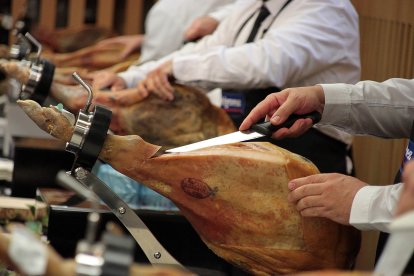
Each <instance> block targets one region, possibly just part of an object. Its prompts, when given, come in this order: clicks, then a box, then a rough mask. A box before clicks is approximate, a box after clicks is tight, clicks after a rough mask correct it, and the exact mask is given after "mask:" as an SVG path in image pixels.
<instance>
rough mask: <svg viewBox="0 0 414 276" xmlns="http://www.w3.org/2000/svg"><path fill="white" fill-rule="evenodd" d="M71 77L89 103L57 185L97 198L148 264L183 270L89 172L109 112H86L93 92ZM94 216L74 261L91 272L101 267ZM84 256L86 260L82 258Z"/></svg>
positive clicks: (80, 117)
mask: <svg viewBox="0 0 414 276" xmlns="http://www.w3.org/2000/svg"><path fill="white" fill-rule="evenodd" d="M73 77H74V78H75V79H76V80H77V81H78V82H79V83H80V84H81V85H82V86H83V87H84V88H85V89H86V90H87V92H88V100H87V103H86V105H85V107H84V108H83V109H82V110H80V111H79V114H78V116H77V120H76V123H75V130H74V133H73V135H72V138H71V140H70V142H68V143H67V144H66V150H67V151H69V152H71V153H73V154H75V160H74V163H73V166H72V170H71V171H70V172H67V173H66V172H63V171H62V172H59V173H58V175H57V180H58V183H60V184H61V185H62V186H65V187H71V189H72V190H74V191H75V192H76V193H77V194H78V195H81V196H82V195H83V196H82V197H89V198H91V197H92V198H95V201H96V202H98V198H99V199H100V200H101V201H103V202H104V203H105V204H106V205H107V206H108V207H109V209H110V210H111V212H112V213H113V214H114V215H115V216H116V217H117V218H118V219H119V221H120V222H121V223H122V224H123V225H124V226H125V228H126V229H127V230H128V231H129V232H130V234H131V235H132V237H133V238H134V239H135V241H136V242H137V244H138V245H139V246H140V247H141V249H142V250H143V252H144V253H145V255H146V257H147V258H148V260H149V262H150V263H151V264H162V265H170V266H175V267H179V268H182V269H184V267H183V265H182V264H180V263H179V262H178V261H177V260H176V259H175V258H174V257H172V256H171V255H170V253H168V251H167V250H166V249H165V248H164V247H163V246H162V245H161V244H160V243H159V241H158V240H157V239H156V238H155V237H154V235H153V234H152V233H151V231H150V230H149V229H148V227H147V226H146V225H145V224H144V222H143V221H142V220H141V219H140V217H139V216H138V215H137V214H136V213H135V212H134V211H133V210H132V209H131V208H130V207H129V206H128V205H127V204H126V203H125V202H124V201H123V200H122V199H121V198H119V196H118V195H116V194H115V193H114V192H113V191H112V190H111V189H110V188H109V187H108V186H107V185H106V184H105V183H104V182H102V181H101V180H99V179H98V178H97V177H96V176H95V175H93V174H92V173H91V172H90V170H91V169H92V167H93V165H94V164H95V162H96V161H97V159H98V156H99V153H100V151H101V149H102V146H103V143H104V141H105V138H106V134H107V131H108V129H109V125H110V122H111V115H112V112H111V111H110V110H108V109H106V108H104V107H102V106H99V105H95V106H94V108H93V112H89V111H88V110H89V108H90V106H91V102H92V97H93V94H92V90H91V88H90V87H89V86H88V85H87V84H86V83H85V82H84V81H83V80H82V79H81V78H80V77H79V75H78V74H77V73H73ZM76 187H78V188H76ZM82 190H83V191H85V190H86V192H82ZM85 193H86V194H88V195H89V196H88V195H85ZM92 201H93V200H92ZM93 216H95V217H96V216H99V215H98V213H97V212H92V213H90V214H89V218H88V232H87V234H86V236H87V238H86V240H85V241H81V242H80V243H78V247H77V252H76V258H75V259H76V260H77V265H78V267H79V266H81V267H90V268H92V267H94V266H101V265H102V263H100V262H96V258H97V257H99V256H96V254H95V253H94V252H95V251H94V250H92V249H93V248H95V247H96V245H94V239H93V238H91V237H94V235H95V234H94V232H95V231H96V228H97V227H96V223H97V219H96V218H95V219H94V218H93ZM88 237H89V238H88ZM85 255H86V256H89V258H81V257H82V256H85ZM98 255H99V254H98ZM88 260H89V261H88ZM85 261H86V262H85ZM88 275H91V274H88ZM98 275H99V274H98ZM105 275H106V274H105ZM114 275H120V274H114Z"/></svg>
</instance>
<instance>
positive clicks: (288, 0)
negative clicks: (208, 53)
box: [233, 0, 292, 45]
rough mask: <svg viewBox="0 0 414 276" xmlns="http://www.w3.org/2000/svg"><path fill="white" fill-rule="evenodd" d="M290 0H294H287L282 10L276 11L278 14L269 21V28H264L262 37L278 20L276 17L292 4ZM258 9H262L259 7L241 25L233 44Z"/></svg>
mask: <svg viewBox="0 0 414 276" xmlns="http://www.w3.org/2000/svg"><path fill="white" fill-rule="evenodd" d="M290 2H292V0H287V1H286V2H285V4H283V6H282V7H281V8H280V10H279V11H278V12H277V13H276V15H275V16H273V18H272V21H270V23H269V25H268V26H267V28H266V29H264V30H263V33H262V35H261V37H260V38H263V36H264V35H265V34H266V32H267V31H268V30H269V28H270V27H271V26H272V25H273V22H275V20H276V18H277V17H278V16H279V14H280V13H281V12H282V11H283V10H284V9H285V8H286V6H287V5H289V4H290ZM258 10H260V7H259V8H258V9H257V10H255V11H254V12H253V13H252V14H251V15H250V16H249V17H248V18H247V19H246V20H245V21H244V22H243V24H242V25H241V26H240V28H239V30H238V31H237V33H236V35H235V36H234V39H233V45H234V44H235V42H236V40H237V38H238V37H239V35H240V33H241V31H242V30H243V29H244V27H245V26H246V24H247V22H249V21H250V20H251V19H252V17H253V16H254V15H255V14H256V13H257V11H258Z"/></svg>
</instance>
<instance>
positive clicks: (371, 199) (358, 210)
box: [349, 183, 403, 232]
mask: <svg viewBox="0 0 414 276" xmlns="http://www.w3.org/2000/svg"><path fill="white" fill-rule="evenodd" d="M402 185H403V184H402V183H398V184H395V185H388V186H365V187H363V188H361V189H360V190H359V191H358V193H357V194H356V195H355V198H354V201H353V202H352V208H351V215H350V219H349V223H350V224H351V225H352V226H354V227H356V228H357V229H360V230H379V231H383V232H389V229H388V225H389V223H390V222H391V221H392V219H393V218H394V213H395V209H396V206H397V203H398V199H399V197H400V193H401V191H402V188H403V186H402Z"/></svg>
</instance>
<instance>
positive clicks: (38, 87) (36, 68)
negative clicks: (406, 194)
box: [15, 33, 55, 105]
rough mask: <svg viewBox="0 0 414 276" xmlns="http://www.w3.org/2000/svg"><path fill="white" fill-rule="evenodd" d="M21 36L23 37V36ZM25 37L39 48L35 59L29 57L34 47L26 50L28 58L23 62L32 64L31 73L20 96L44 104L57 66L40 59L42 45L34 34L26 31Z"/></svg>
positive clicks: (27, 41) (18, 54)
mask: <svg viewBox="0 0 414 276" xmlns="http://www.w3.org/2000/svg"><path fill="white" fill-rule="evenodd" d="M20 37H21V38H22V37H23V36H20ZM25 38H26V40H23V39H22V40H23V41H26V43H29V42H30V43H31V45H34V46H35V47H36V48H37V52H36V55H35V57H34V59H33V60H32V59H31V58H29V57H28V55H29V53H30V52H31V50H32V47H30V49H29V50H26V52H25V57H26V58H27V60H24V59H23V60H22V62H23V61H24V62H26V63H28V66H30V73H29V80H28V82H27V83H26V84H24V85H22V89H21V92H20V97H19V98H20V99H22V100H27V99H31V100H34V101H36V102H38V103H39V104H40V105H43V103H44V101H45V99H46V97H47V96H48V94H49V90H50V87H51V85H52V81H53V75H54V73H55V66H54V65H53V64H52V63H50V62H48V61H47V60H42V59H40V54H41V52H42V45H41V44H40V43H39V42H38V41H37V40H36V39H35V38H34V37H33V36H32V35H30V34H29V33H26V35H25ZM15 51H16V53H15V55H17V56H20V55H23V53H21V54H20V53H17V49H15ZM27 51H29V52H27Z"/></svg>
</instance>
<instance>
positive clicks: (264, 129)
mask: <svg viewBox="0 0 414 276" xmlns="http://www.w3.org/2000/svg"><path fill="white" fill-rule="evenodd" d="M306 118H311V119H312V121H313V124H316V123H317V122H319V121H320V120H321V114H320V113H319V112H317V111H314V112H311V113H307V114H302V115H298V114H292V115H290V116H289V117H288V118H287V120H286V121H284V122H283V123H282V124H280V125H277V126H275V125H272V123H271V122H264V123H260V124H254V125H252V127H251V128H250V129H251V130H254V131H256V132H259V133H261V134H263V135H265V136H268V137H270V136H272V133H273V132H275V131H276V130H278V129H281V128H284V127H286V128H290V127H291V126H292V125H293V124H294V123H295V122H296V121H297V120H298V119H306Z"/></svg>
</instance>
